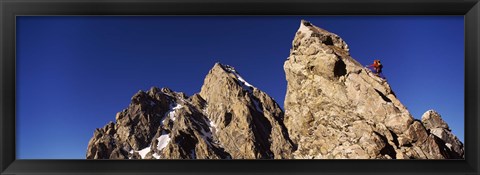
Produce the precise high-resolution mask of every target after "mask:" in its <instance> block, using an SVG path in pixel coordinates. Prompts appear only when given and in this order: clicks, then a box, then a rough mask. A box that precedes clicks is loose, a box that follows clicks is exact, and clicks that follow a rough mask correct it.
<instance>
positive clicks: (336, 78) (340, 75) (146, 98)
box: [86, 20, 464, 159]
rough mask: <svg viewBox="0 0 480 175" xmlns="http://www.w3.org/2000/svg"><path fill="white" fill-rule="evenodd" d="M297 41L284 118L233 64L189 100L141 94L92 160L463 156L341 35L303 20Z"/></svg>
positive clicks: (443, 127) (104, 134)
mask: <svg viewBox="0 0 480 175" xmlns="http://www.w3.org/2000/svg"><path fill="white" fill-rule="evenodd" d="M292 45H293V46H292V49H291V51H290V56H289V57H288V59H287V60H286V61H285V63H284V70H285V75H286V80H287V93H286V97H285V103H284V107H285V112H284V111H282V109H281V108H280V106H279V105H278V104H277V103H276V102H275V101H274V100H273V99H272V98H271V97H270V96H268V95H267V94H266V93H265V92H263V91H261V90H259V89H258V88H256V87H255V86H253V85H251V84H250V83H248V82H247V81H246V80H245V79H243V78H242V77H241V75H240V73H239V72H238V71H237V70H236V69H235V68H233V67H232V66H228V65H222V64H220V63H216V64H215V65H214V66H213V68H212V69H211V70H210V71H209V72H208V74H207V76H206V77H205V80H204V84H203V85H202V87H201V91H200V92H199V93H197V94H194V95H192V96H190V97H189V96H187V95H186V94H184V93H181V92H174V91H172V90H170V89H168V88H161V89H160V88H157V87H152V88H151V89H149V90H147V91H139V92H137V93H136V94H135V95H134V96H133V97H132V99H131V103H130V104H129V106H128V107H127V108H126V109H124V110H123V111H120V112H118V113H117V115H116V117H115V122H110V123H108V124H107V125H105V126H104V127H103V128H98V129H96V130H95V131H94V135H93V137H92V138H91V139H90V141H89V143H88V148H87V153H86V158H87V159H337V158H342V159H343V158H347V159H457V158H464V146H463V143H461V142H460V141H459V140H458V138H457V137H456V136H454V135H453V134H452V133H451V130H450V128H449V126H448V124H447V123H446V122H445V121H443V119H442V118H441V116H440V114H438V113H437V112H435V111H433V110H428V111H427V112H425V114H424V115H423V116H422V118H421V120H415V119H414V118H413V117H412V116H411V114H410V113H409V112H408V110H407V108H406V107H405V106H403V104H402V103H401V102H400V101H399V100H398V99H397V97H396V96H395V93H394V92H393V91H392V89H391V88H390V85H389V84H388V82H387V81H386V80H384V79H382V78H380V77H377V76H376V75H374V74H372V72H371V71H370V70H369V69H366V68H364V67H363V66H362V64H360V63H358V62H357V61H356V60H354V59H353V58H352V57H351V56H350V53H349V47H348V45H347V44H346V42H345V41H344V40H343V39H342V38H340V37H339V36H338V35H336V34H333V33H331V32H328V31H326V30H324V29H321V28H319V27H316V26H314V25H313V24H311V23H309V22H307V21H304V20H302V21H301V23H300V27H299V29H298V31H297V32H296V34H295V38H294V40H293V43H292Z"/></svg>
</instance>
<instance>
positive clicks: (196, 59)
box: [16, 16, 464, 159]
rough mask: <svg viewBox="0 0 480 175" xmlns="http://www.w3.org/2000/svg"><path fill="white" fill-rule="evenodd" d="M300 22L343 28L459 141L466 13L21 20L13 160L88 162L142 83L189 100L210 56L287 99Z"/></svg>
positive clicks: (354, 45) (418, 108) (410, 104)
mask: <svg viewBox="0 0 480 175" xmlns="http://www.w3.org/2000/svg"><path fill="white" fill-rule="evenodd" d="M301 19H306V20H308V21H310V22H312V23H313V24H314V25H316V26H319V27H322V28H324V29H326V30H329V31H330V32H333V33H336V34H338V35H340V37H342V38H343V39H344V40H345V41H346V42H347V44H348V45H349V46H350V53H351V55H352V57H353V58H355V59H356V60H358V61H359V62H361V63H362V64H363V65H367V64H370V63H371V62H372V60H373V59H381V60H382V63H383V64H384V74H385V76H386V77H387V78H388V82H389V83H390V85H391V87H392V89H393V91H394V92H395V93H396V95H397V97H398V98H399V99H400V101H401V102H402V103H403V104H404V105H405V106H407V108H408V109H409V111H410V112H411V113H412V115H413V116H414V117H415V118H417V119H419V118H420V117H421V115H422V114H423V113H424V112H425V111H427V110H429V109H435V110H437V111H438V112H439V113H440V114H441V115H442V116H443V118H444V120H446V121H447V122H448V124H449V125H450V127H451V128H452V130H453V133H454V134H455V135H457V136H458V137H459V138H460V139H461V140H462V141H463V138H464V22H463V21H464V20H463V16H423V17H418V16H417V17H415V16H384V17H381V16H360V17H359V16H357V17H348V16H324V17H322V16H295V17H286V16H282V17H213V16H212V17H180V16H178V17H160V16H157V17H153V16H151V17H145V16H136V17H133V16H132V17H126V16H123V17H114V16H108V17H107V16H105V17H99V16H84V17H72V16H70V17H54V16H44V17H28V16H20V17H17V94H16V95H17V158H19V159H64V158H66V159H84V158H85V153H86V148H87V144H88V141H89V139H90V138H91V137H92V136H93V131H94V130H95V128H99V127H103V126H104V125H105V124H107V122H108V121H112V120H114V119H115V114H116V113H117V112H119V111H121V110H122V109H124V108H126V107H127V106H128V104H129V103H130V98H131V97H132V96H133V94H135V93H136V92H137V91H138V90H148V89H149V88H150V87H151V86H157V87H169V88H171V89H173V90H174V91H181V92H185V93H187V94H188V95H192V94H194V93H196V92H199V91H200V87H201V86H202V84H203V80H204V78H205V75H206V74H207V73H208V71H209V70H210V69H211V68H212V67H213V65H214V63H215V62H221V63H224V64H229V65H232V66H234V67H235V68H236V69H237V70H238V71H239V72H240V74H241V75H242V77H243V78H245V79H246V80H247V81H248V82H249V83H250V84H252V85H254V86H256V87H258V88H259V89H261V90H263V91H265V92H267V93H268V94H269V95H271V96H272V97H273V98H274V99H275V100H276V101H277V102H278V103H279V104H280V105H281V106H283V101H284V98H285V92H286V80H285V73H284V71H283V63H284V61H285V59H286V58H287V57H288V55H289V50H290V48H291V43H292V40H293V37H294V35H295V32H296V31H297V29H298V27H299V24H300V20H301Z"/></svg>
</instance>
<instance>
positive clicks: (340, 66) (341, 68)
mask: <svg viewBox="0 0 480 175" xmlns="http://www.w3.org/2000/svg"><path fill="white" fill-rule="evenodd" d="M346 74H347V65H345V62H343V60H342V59H339V60H338V61H337V62H335V66H334V68H333V75H334V76H335V77H340V76H344V75H346Z"/></svg>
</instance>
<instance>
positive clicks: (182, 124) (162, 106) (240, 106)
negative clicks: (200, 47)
mask: <svg viewBox="0 0 480 175" xmlns="http://www.w3.org/2000/svg"><path fill="white" fill-rule="evenodd" d="M115 120H116V122H115V123H113V122H110V123H109V124H107V125H106V126H105V127H104V128H100V129H97V130H96V131H95V132H94V136H93V138H92V139H91V140H90V142H89V144H88V149H87V159H284V158H291V155H292V154H291V152H292V150H293V146H292V143H291V141H290V140H289V137H288V134H287V129H286V128H285V126H284V124H283V111H282V109H281V108H280V107H279V105H278V104H277V103H276V102H275V101H274V100H273V99H272V98H271V97H269V96H268V95H267V94H265V93H264V92H262V91H260V90H258V89H257V88H255V87H253V86H252V85H250V84H249V83H248V82H246V81H245V80H244V79H243V78H242V77H241V76H240V75H239V74H238V72H237V71H236V70H235V69H234V68H233V67H230V66H228V65H221V64H219V63H217V64H215V66H214V67H213V68H212V69H211V70H210V72H209V74H208V75H207V76H206V78H205V83H204V85H203V86H202V90H201V92H200V93H198V94H194V95H193V96H191V97H187V96H186V95H185V94H183V93H178V92H173V91H172V90H170V89H168V88H162V89H158V88H156V87H152V88H151V89H150V90H148V91H146V92H143V91H139V92H138V93H136V94H135V95H134V96H133V97H132V100H131V103H130V105H129V107H128V108H127V109H125V110H123V111H121V112H119V113H117V115H116V118H115Z"/></svg>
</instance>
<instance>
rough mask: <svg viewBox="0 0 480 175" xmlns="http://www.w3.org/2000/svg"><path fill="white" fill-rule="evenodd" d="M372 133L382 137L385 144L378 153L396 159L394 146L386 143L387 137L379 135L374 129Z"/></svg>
mask: <svg viewBox="0 0 480 175" xmlns="http://www.w3.org/2000/svg"><path fill="white" fill-rule="evenodd" d="M374 133H375V134H376V135H377V136H379V137H380V138H381V139H382V142H383V143H384V144H385V146H384V147H383V148H382V149H381V150H380V154H381V155H388V156H390V157H391V158H392V159H397V156H396V152H395V148H394V147H393V146H392V145H390V144H389V143H388V139H387V137H385V136H384V135H381V134H380V133H378V132H375V131H374Z"/></svg>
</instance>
